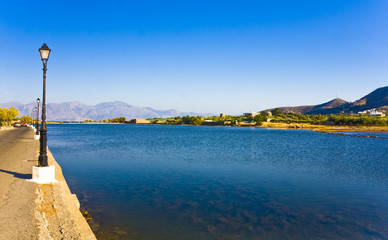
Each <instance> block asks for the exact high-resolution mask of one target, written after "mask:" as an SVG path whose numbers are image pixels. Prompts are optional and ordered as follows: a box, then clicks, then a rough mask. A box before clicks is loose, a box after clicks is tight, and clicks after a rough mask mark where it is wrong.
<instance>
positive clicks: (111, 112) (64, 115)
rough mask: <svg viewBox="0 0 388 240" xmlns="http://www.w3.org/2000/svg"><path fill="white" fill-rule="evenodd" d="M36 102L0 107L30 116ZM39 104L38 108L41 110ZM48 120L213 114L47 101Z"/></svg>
mask: <svg viewBox="0 0 388 240" xmlns="http://www.w3.org/2000/svg"><path fill="white" fill-rule="evenodd" d="M35 105H36V103H28V104H22V103H18V102H8V103H3V104H0V107H6V108H9V107H15V108H17V109H19V116H23V115H28V116H31V113H32V111H33V109H34V108H35ZM41 107H42V106H40V110H41ZM46 110H47V114H46V115H47V120H48V121H83V120H85V119H91V120H101V119H109V118H117V117H125V118H126V119H133V118H138V119H144V118H156V117H160V118H166V117H176V116H185V115H190V116H197V115H201V116H213V115H214V114H211V113H194V112H180V111H177V110H174V109H170V110H156V109H153V108H150V107H135V106H132V105H129V104H127V103H125V102H120V101H116V102H104V103H100V104H97V105H95V106H89V105H86V104H84V103H82V102H77V101H75V102H65V103H60V104H57V103H49V104H47V105H46Z"/></svg>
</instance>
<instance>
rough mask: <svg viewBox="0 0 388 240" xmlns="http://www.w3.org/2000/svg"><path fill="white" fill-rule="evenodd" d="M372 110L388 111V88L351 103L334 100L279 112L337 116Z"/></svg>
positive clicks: (283, 109)
mask: <svg viewBox="0 0 388 240" xmlns="http://www.w3.org/2000/svg"><path fill="white" fill-rule="evenodd" d="M374 108H378V109H385V110H388V86H387V87H382V88H378V89H376V90H374V91H373V92H371V93H369V94H368V95H366V96H365V97H362V98H361V99H359V100H357V101H355V102H353V103H352V102H347V101H345V100H342V99H340V98H336V99H333V100H331V101H329V102H326V103H323V104H320V105H309V106H297V107H280V110H282V112H283V113H289V112H293V113H303V114H338V113H357V112H360V111H364V110H368V109H374ZM273 109H275V108H273ZM273 109H267V110H266V111H272V110H273Z"/></svg>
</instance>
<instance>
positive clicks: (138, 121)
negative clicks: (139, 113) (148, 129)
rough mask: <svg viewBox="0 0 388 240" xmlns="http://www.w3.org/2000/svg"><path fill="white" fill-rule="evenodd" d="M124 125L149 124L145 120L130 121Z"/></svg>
mask: <svg viewBox="0 0 388 240" xmlns="http://www.w3.org/2000/svg"><path fill="white" fill-rule="evenodd" d="M126 123H129V124H149V123H151V122H150V121H149V120H147V119H131V121H129V122H126Z"/></svg>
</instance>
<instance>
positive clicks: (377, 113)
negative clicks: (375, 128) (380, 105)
mask: <svg viewBox="0 0 388 240" xmlns="http://www.w3.org/2000/svg"><path fill="white" fill-rule="evenodd" d="M358 114H368V115H369V116H377V117H385V113H383V112H381V111H378V110H376V109H369V110H365V111H362V112H358Z"/></svg>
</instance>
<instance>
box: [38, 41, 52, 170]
mask: <svg viewBox="0 0 388 240" xmlns="http://www.w3.org/2000/svg"><path fill="white" fill-rule="evenodd" d="M50 51H51V49H50V48H48V46H47V44H46V43H43V45H42V47H41V48H39V52H40V58H41V59H42V62H43V102H42V124H41V127H40V150H39V162H38V166H39V167H47V166H48V163H47V127H46V71H47V61H48V59H49V55H50Z"/></svg>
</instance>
